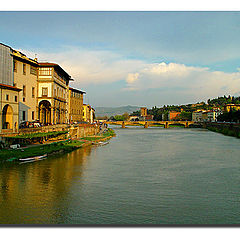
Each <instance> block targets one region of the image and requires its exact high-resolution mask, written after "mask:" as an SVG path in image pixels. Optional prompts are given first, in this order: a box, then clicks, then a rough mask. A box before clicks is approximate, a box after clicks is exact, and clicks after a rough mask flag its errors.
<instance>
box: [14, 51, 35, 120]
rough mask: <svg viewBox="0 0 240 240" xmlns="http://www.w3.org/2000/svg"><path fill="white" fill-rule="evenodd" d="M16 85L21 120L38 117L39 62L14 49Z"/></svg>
mask: <svg viewBox="0 0 240 240" xmlns="http://www.w3.org/2000/svg"><path fill="white" fill-rule="evenodd" d="M12 56H13V74H14V77H13V79H14V86H15V87H17V88H20V89H22V91H21V92H20V93H19V122H20V123H21V122H23V121H33V120H36V119H37V80H38V62H37V61H36V59H35V60H33V59H31V58H28V57H27V56H26V55H24V54H23V53H21V52H19V51H16V50H13V52H12Z"/></svg>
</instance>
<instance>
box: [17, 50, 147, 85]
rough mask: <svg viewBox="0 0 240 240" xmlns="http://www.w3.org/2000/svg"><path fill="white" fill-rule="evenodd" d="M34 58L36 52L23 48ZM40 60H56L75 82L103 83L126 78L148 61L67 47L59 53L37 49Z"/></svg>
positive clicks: (112, 53) (100, 51) (111, 53)
mask: <svg viewBox="0 0 240 240" xmlns="http://www.w3.org/2000/svg"><path fill="white" fill-rule="evenodd" d="M21 51H22V52H23V53H25V54H26V55H27V56H30V57H32V58H34V55H35V54H34V53H33V52H29V51H27V50H24V49H23V50H21ZM37 57H38V60H39V61H48V62H55V63H58V64H59V65H60V66H62V67H63V68H64V69H65V70H66V71H67V72H68V73H69V75H71V76H72V77H73V79H74V80H75V84H77V83H81V84H93V83H94V84H102V83H111V82H116V81H120V80H125V78H126V76H127V75H128V73H129V72H132V71H138V70H140V69H141V68H143V67H144V66H145V65H146V63H145V62H144V61H141V60H135V59H127V58H125V57H123V56H122V55H120V54H118V53H115V52H112V51H103V50H98V51H97V50H87V49H82V48H77V47H65V48H64V49H61V51H60V52H57V53H49V52H43V51H37Z"/></svg>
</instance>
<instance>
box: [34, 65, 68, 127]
mask: <svg viewBox="0 0 240 240" xmlns="http://www.w3.org/2000/svg"><path fill="white" fill-rule="evenodd" d="M70 80H72V79H71V76H70V75H68V73H67V72H66V71H64V70H63V69H62V68H61V67H60V66H59V65H58V64H55V63H48V62H46V63H39V71H38V93H37V95H38V97H37V109H38V119H39V120H40V122H41V123H43V124H63V123H68V122H69V113H68V111H69V106H68V100H69V81H70Z"/></svg>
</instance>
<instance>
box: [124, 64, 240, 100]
mask: <svg viewBox="0 0 240 240" xmlns="http://www.w3.org/2000/svg"><path fill="white" fill-rule="evenodd" d="M129 76H137V78H134V81H132V78H129ZM126 83H127V86H128V89H131V90H147V89H156V88H159V89H166V90H167V91H170V92H171V94H173V95H174V94H175V93H176V92H178V94H179V91H180V92H181V94H182V96H183V98H184V94H190V93H191V94H193V95H195V96H198V97H203V98H207V97H212V96H218V95H224V94H232V95H238V94H239V93H240V73H239V72H235V73H225V72H220V71H210V70H209V69H208V68H201V67H193V66H186V65H184V64H178V63H169V64H166V63H164V62H162V63H158V64H149V65H148V66H147V67H145V68H143V69H142V70H140V71H138V72H134V73H131V74H129V75H128V77H127V78H126Z"/></svg>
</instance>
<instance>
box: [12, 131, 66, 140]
mask: <svg viewBox="0 0 240 240" xmlns="http://www.w3.org/2000/svg"><path fill="white" fill-rule="evenodd" d="M66 133H68V131H58V132H40V133H29V134H20V135H17V136H10V137H8V138H16V139H33V138H41V137H56V136H59V135H62V134H66Z"/></svg>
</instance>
